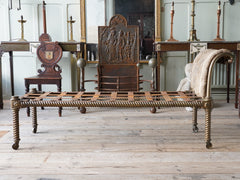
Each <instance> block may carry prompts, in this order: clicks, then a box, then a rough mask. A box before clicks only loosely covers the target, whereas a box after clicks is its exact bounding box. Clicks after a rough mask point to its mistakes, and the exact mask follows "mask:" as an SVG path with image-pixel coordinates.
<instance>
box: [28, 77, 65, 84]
mask: <svg viewBox="0 0 240 180" xmlns="http://www.w3.org/2000/svg"><path fill="white" fill-rule="evenodd" d="M24 80H25V85H26V83H27V84H59V83H60V82H61V80H62V77H40V76H32V77H27V78H24ZM60 84H61V83H60Z"/></svg>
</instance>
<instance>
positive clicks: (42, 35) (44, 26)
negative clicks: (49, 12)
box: [39, 1, 51, 41]
mask: <svg viewBox="0 0 240 180" xmlns="http://www.w3.org/2000/svg"><path fill="white" fill-rule="evenodd" d="M45 6H46V3H45V1H43V5H42V7H43V34H41V36H40V37H39V41H51V37H50V35H49V34H47V22H46V7H45Z"/></svg>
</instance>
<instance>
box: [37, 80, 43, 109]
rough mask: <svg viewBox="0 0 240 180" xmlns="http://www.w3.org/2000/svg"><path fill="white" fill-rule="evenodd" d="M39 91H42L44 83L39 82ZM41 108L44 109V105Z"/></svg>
mask: <svg viewBox="0 0 240 180" xmlns="http://www.w3.org/2000/svg"><path fill="white" fill-rule="evenodd" d="M38 91H42V84H38ZM41 109H42V110H43V109H44V107H43V106H42V107H41Z"/></svg>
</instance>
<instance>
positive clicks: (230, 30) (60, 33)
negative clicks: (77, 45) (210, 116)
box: [0, 0, 240, 99]
mask: <svg viewBox="0 0 240 180" xmlns="http://www.w3.org/2000/svg"><path fill="white" fill-rule="evenodd" d="M171 2H172V0H162V10H163V11H162V13H161V15H162V29H161V30H162V40H166V39H168V38H169V36H170V9H171ZM174 2H175V16H174V32H173V36H174V38H175V39H177V40H180V41H186V40H188V38H189V30H190V28H191V16H190V15H191V1H190V0H175V1H174ZM221 2H222V5H221V9H222V14H221V24H220V35H221V37H223V38H224V39H225V40H228V41H233V40H234V41H240V33H239V32H240V23H239V17H240V11H239V9H240V0H235V4H234V5H233V6H231V5H230V4H229V3H228V0H221ZM21 3H22V10H20V11H17V10H10V11H9V10H8V0H0V17H1V24H2V25H1V29H0V41H9V40H17V39H18V38H20V35H21V34H20V24H19V23H18V22H17V20H19V19H20V16H21V15H23V16H24V19H26V20H27V23H25V24H24V28H25V31H24V34H25V39H27V40H28V41H38V37H39V36H40V35H41V34H42V32H43V23H42V6H41V4H42V1H41V0H34V1H33V0H22V1H21ZM46 3H47V5H46V10H47V12H46V13H47V32H48V34H50V36H51V37H52V40H53V41H68V40H69V27H68V24H67V20H68V19H69V17H70V16H72V17H73V19H74V20H76V22H75V23H74V24H73V34H74V35H73V36H74V39H75V40H76V41H80V34H81V32H80V31H81V29H80V0H68V1H64V0H46ZM105 3H106V4H105ZM217 3H218V1H217V0H196V7H195V13H196V16H195V29H196V30H197V37H198V38H199V39H200V40H207V41H208V40H212V39H214V38H215V37H216V31H217ZM105 7H108V8H109V7H111V8H112V9H108V10H106V11H105ZM113 8H114V0H86V26H87V42H89V43H97V26H99V25H105V24H106V25H107V24H108V20H109V19H110V17H109V16H110V14H111V15H112V14H114V9H113ZM188 61H189V60H188V54H187V53H184V52H181V53H180V52H179V53H176V52H175V53H167V54H165V56H164V59H163V63H162V65H161V79H160V84H161V89H162V90H176V88H177V86H178V82H179V81H180V80H181V79H182V78H184V76H185V75H184V66H185V64H186V63H187V62H188ZM71 62H75V61H73V60H71V55H70V54H69V53H64V56H63V59H62V60H61V61H60V63H59V64H60V66H61V67H62V69H63V73H62V76H63V87H62V89H63V90H64V91H65V90H66V91H69V90H72V87H74V86H75V85H74V84H75V79H76V77H73V76H75V75H76V74H74V73H72V72H71V71H72V70H75V69H74V68H73V66H75V64H71ZM39 66H40V63H39V61H38V60H37V58H36V55H35V54H33V53H31V52H15V53H14V76H15V81H14V82H15V93H16V94H17V95H22V94H24V91H25V87H24V82H23V80H24V77H29V76H32V75H35V74H36V73H37V69H38V68H39ZM2 70H3V77H2V78H3V96H4V99H9V98H10V96H11V94H10V92H11V91H10V75H9V61H8V54H7V53H5V54H4V55H3V59H2ZM142 71H143V72H142V74H143V75H144V79H150V78H151V69H150V68H148V67H147V66H146V65H145V66H144V67H143V69H142ZM85 72H86V79H92V76H93V75H95V74H96V73H97V71H96V69H95V66H94V65H89V66H88V67H87V69H86V71H85ZM88 77H89V78H88ZM169 82H171V83H169ZM87 87H88V90H93V87H95V85H89V86H87ZM144 87H145V89H147V87H148V85H145V86H144ZM47 90H53V91H55V90H56V88H55V87H48V88H47Z"/></svg>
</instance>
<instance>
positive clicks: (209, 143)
mask: <svg viewBox="0 0 240 180" xmlns="http://www.w3.org/2000/svg"><path fill="white" fill-rule="evenodd" d="M206 148H207V149H210V148H212V143H211V142H210V140H209V141H207V142H206Z"/></svg>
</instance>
